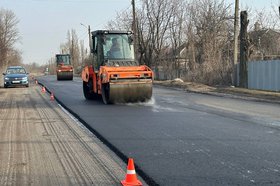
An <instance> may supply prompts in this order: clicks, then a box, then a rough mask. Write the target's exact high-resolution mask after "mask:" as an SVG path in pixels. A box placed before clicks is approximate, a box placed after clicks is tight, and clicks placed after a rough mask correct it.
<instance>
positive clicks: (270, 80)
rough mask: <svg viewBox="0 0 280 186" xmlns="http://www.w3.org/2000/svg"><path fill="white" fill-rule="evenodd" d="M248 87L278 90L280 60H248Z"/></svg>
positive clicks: (279, 86) (279, 87) (279, 83)
mask: <svg viewBox="0 0 280 186" xmlns="http://www.w3.org/2000/svg"><path fill="white" fill-rule="evenodd" d="M248 88H249V89H259V90H271V91H280V60H272V61H252V62H249V63H248Z"/></svg>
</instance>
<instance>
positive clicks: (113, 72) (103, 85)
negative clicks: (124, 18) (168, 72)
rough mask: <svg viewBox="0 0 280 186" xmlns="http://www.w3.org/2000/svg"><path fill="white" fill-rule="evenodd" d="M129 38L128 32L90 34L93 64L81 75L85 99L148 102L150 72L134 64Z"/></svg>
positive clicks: (112, 101) (131, 43)
mask: <svg viewBox="0 0 280 186" xmlns="http://www.w3.org/2000/svg"><path fill="white" fill-rule="evenodd" d="M132 36H133V35H132V33H131V32H127V31H108V30H97V31H94V32H92V42H91V43H92V44H91V52H92V53H93V63H92V65H90V66H86V67H85V68H84V69H83V72H82V79H83V91H84V96H85V98H86V99H95V98H98V97H100V96H101V97H102V99H103V102H104V103H105V104H108V103H127V102H144V101H147V100H149V99H151V97H152V81H153V72H152V70H151V69H150V68H149V67H148V66H146V65H139V64H138V62H137V61H136V60H135V58H134V47H133V39H132Z"/></svg>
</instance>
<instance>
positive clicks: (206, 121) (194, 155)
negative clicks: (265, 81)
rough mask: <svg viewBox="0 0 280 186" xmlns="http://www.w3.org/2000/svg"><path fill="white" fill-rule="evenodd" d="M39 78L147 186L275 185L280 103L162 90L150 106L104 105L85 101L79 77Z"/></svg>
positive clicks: (279, 174) (279, 179) (279, 177)
mask: <svg viewBox="0 0 280 186" xmlns="http://www.w3.org/2000/svg"><path fill="white" fill-rule="evenodd" d="M38 80H39V82H40V83H42V84H44V85H45V86H46V87H47V88H48V90H50V91H52V92H53V93H54V95H55V97H56V99H58V100H59V101H60V102H61V103H63V104H64V105H65V106H66V107H67V108H69V109H70V110H71V111H73V112H74V113H75V114H76V115H77V116H78V117H80V118H81V119H82V120H83V121H85V122H86V123H87V124H88V125H89V126H90V127H91V128H92V129H93V130H94V131H97V132H98V134H99V135H101V136H102V138H104V139H106V141H107V142H109V143H110V145H112V146H113V147H114V148H116V149H117V151H119V153H120V154H123V155H125V156H126V157H132V158H134V161H135V164H137V166H138V168H139V169H140V170H141V171H143V173H144V175H147V176H148V177H147V178H151V179H152V180H147V182H148V183H149V184H158V185H280V145H279V144H280V130H279V129H280V125H279V123H280V118H279V113H280V108H279V105H274V104H267V103H257V102H256V103H255V102H250V101H248V102H247V101H244V100H236V99H229V98H219V97H215V96H208V95H200V94H192V93H186V92H184V91H179V90H172V89H167V88H161V87H154V90H153V91H154V92H153V99H152V101H150V102H149V103H145V104H143V103H137V104H117V105H104V104H103V102H102V101H101V100H97V101H88V100H85V98H84V97H83V92H82V82H81V79H80V78H75V79H74V81H56V78H55V76H43V77H40V78H38ZM265 110H266V111H267V110H269V112H268V111H267V113H266V112H265ZM270 110H271V111H270ZM254 112H256V113H254ZM258 113H260V114H258ZM277 113H278V114H277ZM136 171H137V170H136Z"/></svg>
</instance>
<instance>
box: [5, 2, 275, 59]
mask: <svg viewBox="0 0 280 186" xmlns="http://www.w3.org/2000/svg"><path fill="white" fill-rule="evenodd" d="M137 1H138V2H139V1H140V0H136V2H137ZM239 1H240V5H241V9H242V8H245V7H246V6H248V7H251V8H252V9H259V10H260V9H263V8H264V7H265V8H266V9H269V8H271V6H272V4H274V5H275V6H279V5H280V4H279V0H239ZM226 2H227V3H232V4H234V0H226ZM0 7H1V8H5V9H9V10H12V11H13V12H14V13H15V14H16V16H17V17H18V19H19V20H20V22H19V25H18V27H19V31H20V35H21V43H20V44H19V45H17V48H18V49H19V50H21V51H22V52H23V62H24V63H32V62H37V63H40V64H46V63H47V62H48V60H49V59H50V58H51V57H53V56H54V55H55V54H56V53H58V52H59V46H60V43H62V42H65V41H66V35H67V31H68V30H70V29H75V30H76V31H77V34H78V37H79V39H83V40H85V43H87V40H88V35H87V29H86V28H85V27H84V26H82V25H81V24H80V23H83V24H84V25H86V26H87V25H90V26H91V28H92V30H95V29H103V28H104V26H105V25H106V23H107V22H108V21H110V20H111V19H114V18H115V16H116V13H117V12H119V11H122V10H126V9H130V8H131V0H0Z"/></svg>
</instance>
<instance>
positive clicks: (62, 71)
mask: <svg viewBox="0 0 280 186" xmlns="http://www.w3.org/2000/svg"><path fill="white" fill-rule="evenodd" d="M55 57H56V74H57V80H73V66H72V65H71V57H70V54H56V56H55Z"/></svg>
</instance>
